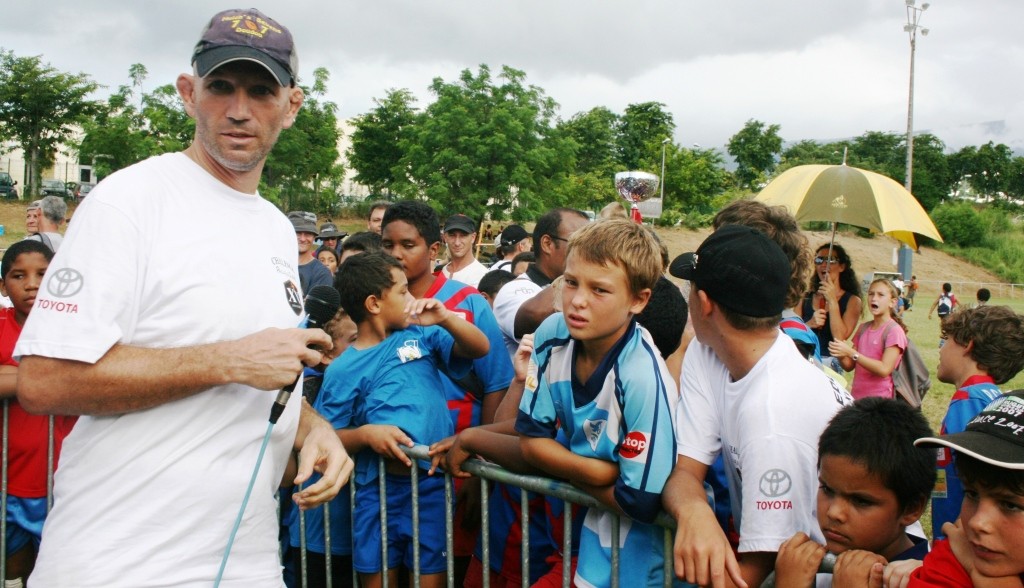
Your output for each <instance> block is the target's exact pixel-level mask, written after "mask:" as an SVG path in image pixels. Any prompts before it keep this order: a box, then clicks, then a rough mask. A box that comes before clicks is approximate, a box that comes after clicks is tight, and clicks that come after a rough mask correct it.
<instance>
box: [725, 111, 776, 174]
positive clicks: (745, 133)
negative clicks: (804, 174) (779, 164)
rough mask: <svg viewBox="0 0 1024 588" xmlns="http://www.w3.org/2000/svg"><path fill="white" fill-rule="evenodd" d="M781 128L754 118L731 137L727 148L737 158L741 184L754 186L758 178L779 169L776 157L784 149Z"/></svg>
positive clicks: (737, 172) (737, 170)
mask: <svg viewBox="0 0 1024 588" xmlns="http://www.w3.org/2000/svg"><path fill="white" fill-rule="evenodd" d="M781 128H782V127H780V126H779V125H765V123H763V122H761V121H759V120H754V119H750V120H748V121H747V123H746V124H745V125H743V128H742V129H740V131H739V132H738V133H736V134H735V135H733V136H732V137H731V138H730V139H729V143H728V147H727V148H728V151H729V155H732V156H733V158H734V159H735V160H736V179H737V180H738V181H739V183H740V185H741V186H743V187H746V188H752V187H754V185H755V184H756V183H757V180H758V178H763V177H765V176H768V175H769V174H771V172H772V170H774V169H775V157H776V156H777V155H779V154H781V153H782V137H780V136H779V129H781Z"/></svg>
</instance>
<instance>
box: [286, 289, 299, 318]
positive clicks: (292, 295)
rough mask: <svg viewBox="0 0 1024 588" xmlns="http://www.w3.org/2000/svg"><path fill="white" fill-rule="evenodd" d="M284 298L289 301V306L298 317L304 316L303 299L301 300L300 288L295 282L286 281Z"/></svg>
mask: <svg viewBox="0 0 1024 588" xmlns="http://www.w3.org/2000/svg"><path fill="white" fill-rule="evenodd" d="M284 297H285V300H287V301H288V306H290V307H292V311H294V312H295V315H296V316H298V315H300V314H302V299H301V298H299V287H298V286H296V285H295V282H293V281H291V280H286V281H285V283H284Z"/></svg>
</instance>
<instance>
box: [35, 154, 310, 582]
mask: <svg viewBox="0 0 1024 588" xmlns="http://www.w3.org/2000/svg"><path fill="white" fill-rule="evenodd" d="M239 226H244V227H249V228H250V231H251V233H252V234H254V235H257V236H258V238H255V239H250V240H249V241H248V242H247V243H246V245H245V247H241V248H240V247H239V246H238V240H237V234H238V231H237V227H239ZM226 227H233V228H234V229H233V230H227V229H226ZM225 251H232V252H234V253H233V254H232V255H230V256H225V255H224V254H223V253H224V252H225ZM296 259H298V251H297V245H296V242H295V231H294V229H293V228H292V226H291V224H290V223H289V222H288V220H287V219H286V218H285V216H284V215H283V214H281V212H280V211H278V210H277V209H276V208H274V207H273V206H272V205H271V204H269V203H268V202H266V201H265V200H263V199H262V198H259V197H256V196H253V195H250V194H243V193H240V192H235V191H234V190H231V189H230V188H228V187H227V186H225V185H224V184H222V183H221V182H219V181H217V180H216V179H214V178H213V177H212V176H210V175H209V174H208V173H206V172H205V171H203V170H202V169H201V168H200V167H199V166H198V165H196V164H195V163H193V162H192V161H191V160H189V159H188V158H187V157H185V156H184V155H182V154H171V155H164V156H160V157H155V158H151V159H149V160H146V161H144V162H142V163H139V164H137V165H134V166H132V167H129V168H127V169H125V170H122V171H120V172H118V173H116V174H113V175H112V176H110V177H109V178H107V179H105V180H104V181H103V182H101V183H100V184H99V186H97V187H96V189H95V190H94V191H93V192H92V193H91V194H90V195H89V198H88V199H87V200H86V201H85V202H83V203H82V205H81V206H80V207H79V208H78V210H77V211H76V213H75V218H74V221H73V222H72V223H71V226H70V228H69V230H68V233H67V235H66V237H65V243H64V245H63V246H62V247H61V249H60V252H58V254H57V256H56V257H55V258H54V260H53V262H52V263H51V264H50V267H49V270H48V272H47V275H46V277H45V278H44V283H43V286H42V287H41V288H40V291H39V295H38V298H37V299H36V303H35V307H34V308H33V310H32V313H31V314H30V315H29V319H28V322H27V324H26V325H25V329H24V332H23V333H22V336H21V339H20V341H19V342H18V346H17V348H16V351H15V353H16V354H17V355H41V356H48V357H56V358H64V359H72V360H77V361H82V362H87V363H93V362H96V361H97V360H99V359H100V358H101V357H102V356H103V355H104V354H105V353H106V352H107V350H108V349H110V347H111V346H113V345H114V344H115V343H122V344H128V345H133V346H141V347H160V348H168V347H185V346H191V345H197V344H202V343H210V342H215V341H224V340H232V339H238V338H240V337H243V336H245V335H248V334H251V333H254V332H256V331H260V330H262V329H265V328H267V327H279V328H287V327H295V326H296V325H297V324H298V322H299V320H300V314H301V308H300V306H301V292H300V291H299V286H298V284H299V279H298V274H297V271H296V267H295V264H296ZM275 396H276V391H269V392H268V391H261V390H255V389H252V388H249V387H246V386H242V385H238V384H235V385H227V386H219V387H216V388H213V389H210V390H208V391H206V392H202V393H199V394H196V395H194V396H191V397H188V398H184V399H181V400H177V401H174V402H170V403H167V404H164V405H161V406H158V407H155V408H151V409H148V410H142V411H138V412H132V413H128V414H123V415H119V416H104V417H89V416H84V417H82V418H80V419H79V420H78V423H77V424H76V425H75V428H74V430H73V431H72V432H71V434H70V436H69V437H68V438H67V440H66V441H65V442H64V448H63V453H62V455H61V460H60V468H59V469H58V470H57V473H56V487H55V497H54V509H53V511H52V512H51V513H50V515H49V518H48V520H47V521H46V526H45V529H44V532H43V542H42V548H41V552H40V555H39V559H38V561H37V563H36V567H35V572H34V573H33V575H32V585H33V586H39V587H43V586H77V587H84V586H133V587H141V586H151V585H154V584H159V585H161V586H162V585H194V584H209V583H210V582H212V580H213V578H214V577H215V576H216V574H217V570H218V567H219V565H220V560H221V556H222V555H223V552H224V548H225V546H226V543H227V539H228V536H229V534H230V532H231V527H232V525H233V524H234V519H235V517H236V515H237V512H238V507H239V504H240V503H241V500H242V497H243V496H244V494H245V489H246V487H247V485H248V483H249V478H250V477H251V475H252V470H253V467H254V466H255V463H256V457H257V455H258V453H259V448H260V443H261V441H262V438H263V435H264V433H265V432H266V429H267V419H268V416H269V414H270V406H271V404H272V403H273V401H274V398H275ZM301 398H302V395H301V394H296V395H293V396H292V398H291V402H289V405H288V407H287V409H286V410H285V412H284V414H283V415H282V416H281V419H280V421H279V422H278V423H277V425H276V426H275V427H274V432H273V435H272V438H271V445H270V447H269V449H268V453H267V455H266V457H265V459H264V462H263V465H262V467H261V469H260V473H259V477H258V479H257V483H256V487H255V490H254V492H253V495H252V498H251V500H250V503H249V505H248V508H247V511H246V515H245V518H244V520H243V523H242V527H241V529H240V531H239V533H238V538H237V540H236V542H235V544H234V547H233V548H232V552H231V558H230V560H229V561H228V565H227V569H226V571H225V578H224V579H225V581H226V582H228V581H230V582H233V583H231V584H230V585H238V586H275V587H276V586H280V584H281V575H280V566H279V564H278V557H277V550H278V547H277V529H278V523H277V516H276V503H275V500H274V492H275V491H276V490H277V486H278V483H279V482H280V481H281V477H282V475H283V471H284V466H285V460H286V458H287V456H288V455H289V453H290V451H291V448H292V445H293V443H294V440H295V434H296V427H297V423H298V414H299V405H300V403H301Z"/></svg>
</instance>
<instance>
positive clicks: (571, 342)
mask: <svg viewBox="0 0 1024 588" xmlns="http://www.w3.org/2000/svg"><path fill="white" fill-rule="evenodd" d="M661 271H662V264H661V257H660V250H659V247H658V244H657V242H656V241H655V240H654V238H653V237H652V236H651V235H650V233H648V232H647V231H646V230H645V229H644V228H643V227H641V226H640V225H637V224H635V223H633V222H630V221H628V220H624V219H612V220H606V221H600V222H597V223H593V224H590V225H587V226H585V227H583V228H582V229H580V230H579V231H578V232H577V233H576V234H574V235H573V236H572V238H571V239H570V241H569V245H568V252H567V257H566V267H565V273H564V285H563V288H562V295H561V302H562V314H554V315H552V316H550V317H549V318H548V319H546V320H545V321H544V322H543V323H542V324H541V326H540V327H539V328H538V329H537V331H536V333H535V339H534V353H533V355H532V357H531V359H530V364H529V366H528V368H527V377H526V382H525V391H524V393H523V399H522V402H521V403H520V405H519V416H518V418H517V420H516V430H517V431H518V432H519V434H520V444H521V447H522V452H523V456H524V458H525V459H526V460H527V461H529V462H531V463H532V464H533V465H534V466H536V467H538V468H540V469H542V470H544V471H545V472H547V473H548V474H549V475H552V476H554V477H557V478H561V479H568V480H570V481H571V482H572V483H573V484H574V485H576V486H578V487H579V488H580V489H582V490H584V491H585V492H587V493H588V494H590V495H592V496H594V497H595V498H596V499H598V500H600V501H601V502H602V503H604V504H605V505H606V506H607V507H608V509H609V510H610V511H611V512H607V511H604V510H599V509H591V510H590V511H589V512H588V513H587V517H586V520H585V521H584V524H583V532H582V535H581V538H580V552H579V564H578V567H577V572H576V579H575V583H576V585H577V586H608V585H610V584H611V565H610V564H611V544H610V543H611V533H610V531H611V529H610V526H611V525H612V524H613V514H612V513H615V514H618V515H621V516H622V518H621V519H620V522H619V533H620V545H621V551H620V557H621V558H622V559H621V561H623V562H629V563H628V565H624V566H622V567H621V568H620V570H621V571H622V572H624V573H625V574H628V576H622V577H620V582H621V584H622V585H623V586H644V585H647V586H661V585H662V582H663V578H664V573H663V564H664V548H663V546H664V534H663V531H664V530H663V529H662V528H660V527H657V526H655V525H654V524H653V522H654V519H655V517H656V515H657V514H658V512H660V510H661V502H660V493H661V491H662V487H663V486H664V483H665V481H666V480H667V479H668V476H669V474H670V473H671V471H672V466H673V464H674V460H675V434H674V432H673V429H672V417H673V412H674V411H675V407H676V405H677V403H678V394H677V392H676V385H675V383H674V382H673V381H672V377H671V376H670V375H669V373H668V368H666V366H665V362H664V361H663V360H662V358H661V355H660V354H659V353H658V350H657V348H656V347H655V345H654V342H653V341H652V340H651V337H650V334H649V333H648V332H647V331H646V330H645V329H644V328H643V327H641V326H639V325H638V324H637V323H636V320H635V318H634V317H635V315H637V314H638V313H640V312H641V311H642V310H643V309H644V307H645V306H646V305H647V302H648V300H649V298H650V295H651V290H652V288H653V287H654V285H655V283H656V282H657V280H658V277H659V276H660V275H661ZM559 427H561V428H562V429H563V430H564V432H565V435H566V436H567V437H568V438H569V448H566V447H564V446H563V445H562V444H560V443H558V442H557V441H556V440H555V439H554V437H555V434H556V432H557V430H558V428H559ZM627 517H628V518H627ZM630 519H632V520H630Z"/></svg>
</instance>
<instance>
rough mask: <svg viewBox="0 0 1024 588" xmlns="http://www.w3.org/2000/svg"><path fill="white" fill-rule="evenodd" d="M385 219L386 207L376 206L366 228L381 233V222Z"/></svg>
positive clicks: (371, 212)
mask: <svg viewBox="0 0 1024 588" xmlns="http://www.w3.org/2000/svg"><path fill="white" fill-rule="evenodd" d="M383 220H384V209H383V208H375V209H373V210H372V211H370V220H369V221H367V222H366V230H368V231H373V232H374V233H377V234H378V235H380V234H381V230H380V223H381V221H383Z"/></svg>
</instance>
